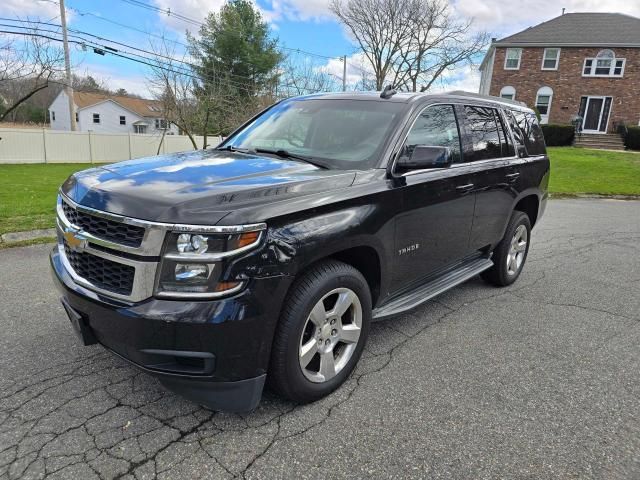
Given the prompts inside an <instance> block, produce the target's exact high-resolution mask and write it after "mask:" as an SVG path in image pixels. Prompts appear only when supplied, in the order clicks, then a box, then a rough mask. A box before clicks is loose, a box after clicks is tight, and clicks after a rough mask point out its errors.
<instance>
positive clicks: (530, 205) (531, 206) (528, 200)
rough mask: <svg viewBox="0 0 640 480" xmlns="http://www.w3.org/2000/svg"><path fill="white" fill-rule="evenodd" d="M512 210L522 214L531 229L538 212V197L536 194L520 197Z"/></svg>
mask: <svg viewBox="0 0 640 480" xmlns="http://www.w3.org/2000/svg"><path fill="white" fill-rule="evenodd" d="M513 210H517V211H519V212H524V213H526V214H527V216H528V217H529V222H530V223H531V227H532V228H533V226H534V225H535V224H536V221H537V220H538V214H539V211H540V197H539V195H538V194H537V193H533V192H530V193H528V194H525V195H523V196H521V197H520V198H519V199H518V200H517V201H516V203H515V205H514V206H513Z"/></svg>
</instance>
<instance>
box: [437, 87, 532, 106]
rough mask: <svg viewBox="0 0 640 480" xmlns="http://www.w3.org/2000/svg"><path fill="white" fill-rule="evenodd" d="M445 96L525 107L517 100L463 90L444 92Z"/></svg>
mask: <svg viewBox="0 0 640 480" xmlns="http://www.w3.org/2000/svg"><path fill="white" fill-rule="evenodd" d="M445 95H458V96H460V97H472V98H480V99H483V100H491V101H492V102H503V103H509V104H511V105H517V106H519V107H527V104H526V103H524V102H520V101H518V100H510V99H508V98H502V97H494V96H493V95H482V94H481V93H474V92H465V91H464V90H453V91H451V92H446V93H445Z"/></svg>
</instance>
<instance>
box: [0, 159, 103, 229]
mask: <svg viewBox="0 0 640 480" xmlns="http://www.w3.org/2000/svg"><path fill="white" fill-rule="evenodd" d="M89 167H91V165H90V164H83V163H73V164H68V163H64V164H37V165H0V234H3V233H7V232H20V231H25V230H35V229H41V228H52V227H54V226H55V217H54V211H55V201H56V194H57V192H58V188H59V187H60V185H61V184H62V182H64V181H65V180H66V179H67V177H68V176H69V175H71V174H72V173H74V172H77V171H78V170H84V169H85V168H89Z"/></svg>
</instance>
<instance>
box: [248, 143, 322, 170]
mask: <svg viewBox="0 0 640 480" xmlns="http://www.w3.org/2000/svg"><path fill="white" fill-rule="evenodd" d="M253 151H254V152H256V153H268V154H271V155H277V156H279V157H282V158H293V159H294V160H301V161H303V162H307V163H310V164H311V165H315V166H316V167H319V168H324V169H326V170H329V166H328V165H325V164H324V163H320V162H318V161H317V160H314V159H313V158H311V157H307V156H305V155H298V154H296V153H291V152H289V151H287V150H283V149H279V150H271V149H269V148H256V149H254V150H253Z"/></svg>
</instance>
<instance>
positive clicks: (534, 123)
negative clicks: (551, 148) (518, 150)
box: [513, 111, 546, 155]
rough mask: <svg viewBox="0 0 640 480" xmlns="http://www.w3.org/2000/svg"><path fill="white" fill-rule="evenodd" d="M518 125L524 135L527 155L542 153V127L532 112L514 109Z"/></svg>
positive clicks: (543, 147)
mask: <svg viewBox="0 0 640 480" xmlns="http://www.w3.org/2000/svg"><path fill="white" fill-rule="evenodd" d="M513 115H514V116H515V118H516V122H517V124H518V127H519V128H520V130H521V132H522V135H523V137H524V144H525V146H526V147H527V153H528V154H529V155H542V154H544V153H545V152H546V148H545V145H544V136H543V135H542V129H541V128H540V125H539V124H538V119H537V118H536V116H535V114H534V113H526V112H519V111H514V112H513Z"/></svg>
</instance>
